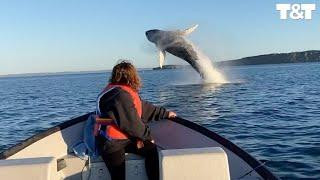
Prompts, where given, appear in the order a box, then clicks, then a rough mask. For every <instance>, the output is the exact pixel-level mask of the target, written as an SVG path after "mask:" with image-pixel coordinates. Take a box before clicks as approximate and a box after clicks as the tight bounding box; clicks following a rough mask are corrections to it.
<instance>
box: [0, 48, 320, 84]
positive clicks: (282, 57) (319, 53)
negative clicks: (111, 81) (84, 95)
mask: <svg viewBox="0 0 320 180" xmlns="http://www.w3.org/2000/svg"><path fill="white" fill-rule="evenodd" d="M311 62H320V50H310V51H301V52H291V53H273V54H264V55H258V56H249V57H244V58H241V59H236V60H227V61H218V62H215V64H216V65H217V66H242V65H264V64H290V63H311ZM189 66H190V65H164V66H163V67H162V68H160V67H155V68H138V71H145V70H166V69H185V68H189ZM107 72H111V70H97V71H66V72H49V73H45V72H44V73H21V74H8V75H0V78H10V77H36V76H58V75H76V74H95V73H107Z"/></svg>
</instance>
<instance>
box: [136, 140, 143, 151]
mask: <svg viewBox="0 0 320 180" xmlns="http://www.w3.org/2000/svg"><path fill="white" fill-rule="evenodd" d="M143 147H144V144H143V141H141V140H138V141H137V148H138V149H141V148H143Z"/></svg>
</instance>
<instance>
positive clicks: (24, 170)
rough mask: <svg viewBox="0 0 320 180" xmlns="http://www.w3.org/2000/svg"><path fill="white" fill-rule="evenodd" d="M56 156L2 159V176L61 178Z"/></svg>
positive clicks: (17, 179)
mask: <svg viewBox="0 0 320 180" xmlns="http://www.w3.org/2000/svg"><path fill="white" fill-rule="evenodd" d="M56 172H57V167H56V159H55V158H54V157H38V158H21V159H6V160H0V177H1V178H5V179H10V180H20V179H25V180H42V179H52V180H55V179H59V178H58V175H57V173H56Z"/></svg>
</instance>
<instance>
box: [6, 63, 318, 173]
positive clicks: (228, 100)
mask: <svg viewBox="0 0 320 180" xmlns="http://www.w3.org/2000/svg"><path fill="white" fill-rule="evenodd" d="M222 70H223V71H224V73H225V75H226V76H227V77H228V80H229V81H230V82H231V83H229V84H222V85H219V84H202V83H201V80H200V79H199V77H198V75H197V73H195V72H194V71H193V70H192V69H190V70H188V69H187V70H185V69H184V70H181V69H180V70H163V71H151V70H149V71H147V70H145V71H140V75H141V77H142V79H143V84H144V87H143V89H142V90H141V96H142V98H144V99H146V100H148V101H151V102H153V103H155V104H157V105H162V106H165V107H167V108H168V109H170V110H174V111H176V112H177V114H178V115H179V116H181V117H183V118H185V119H188V120H191V121H193V122H195V123H198V124H200V125H202V126H204V127H206V128H209V129H210V130H212V131H215V132H217V133H219V134H220V135H222V136H224V137H226V138H228V139H229V140H231V141H232V142H234V143H235V144H237V145H238V146H240V147H241V148H243V149H244V150H246V151H248V152H249V153H251V154H252V155H253V156H254V157H255V158H257V159H259V160H267V161H268V162H267V163H266V166H268V167H269V168H270V170H271V171H272V172H274V173H275V174H276V175H278V176H279V177H280V178H283V179H300V178H310V179H320V63H308V64H282V65H260V66H239V67H229V68H224V69H222ZM109 75H110V73H107V72H106V73H92V74H77V75H51V76H38V77H14V78H13V77H11V78H0V102H1V103H0V121H1V126H0V151H2V150H4V149H6V148H8V147H10V146H12V145H14V144H16V143H17V142H19V141H22V140H24V139H25V138H27V137H29V136H31V135H34V134H36V133H38V132H40V131H42V130H45V129H46V128H49V127H51V126H54V125H57V124H59V123H61V122H63V121H66V120H69V119H71V118H72V117H77V116H80V115H82V114H85V113H87V112H91V111H93V110H94V108H95V99H96V96H97V94H98V93H99V91H100V90H101V89H102V88H103V87H104V86H105V83H106V81H107V79H108V77H109Z"/></svg>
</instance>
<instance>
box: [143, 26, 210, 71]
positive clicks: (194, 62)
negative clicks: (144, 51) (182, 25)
mask: <svg viewBox="0 0 320 180" xmlns="http://www.w3.org/2000/svg"><path fill="white" fill-rule="evenodd" d="M197 27H198V25H195V26H193V27H191V28H188V29H186V30H183V31H180V30H178V31H163V30H158V29H153V30H149V31H147V32H146V36H147V39H148V40H149V41H151V42H153V43H154V44H155V45H156V46H157V47H158V49H159V50H160V52H159V63H160V68H162V65H163V63H164V59H165V56H166V52H169V53H170V54H172V55H174V56H177V57H179V58H181V59H183V60H185V61H187V62H188V63H189V64H190V65H191V66H192V67H193V68H194V69H195V70H196V71H197V72H198V73H199V74H200V75H201V76H202V77H203V75H204V74H203V72H202V71H203V70H202V67H201V65H200V64H199V61H200V59H199V55H198V54H197V51H196V50H195V49H194V47H193V45H192V44H191V43H189V42H188V41H187V40H186V39H185V38H184V36H186V35H188V34H190V33H191V32H193V31H194V30H195V29H196V28H197Z"/></svg>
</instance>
